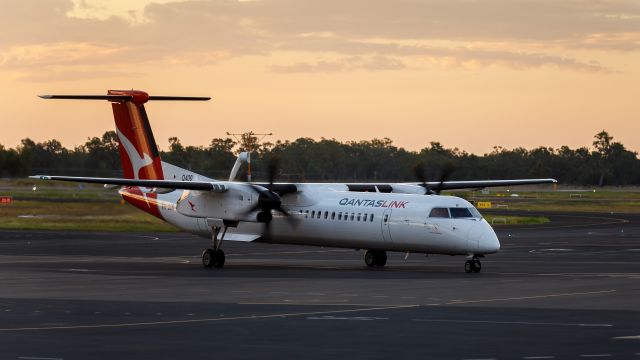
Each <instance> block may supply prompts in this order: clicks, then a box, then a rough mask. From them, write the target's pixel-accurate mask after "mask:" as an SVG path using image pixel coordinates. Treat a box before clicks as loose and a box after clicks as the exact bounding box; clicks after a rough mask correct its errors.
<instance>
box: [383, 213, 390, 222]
mask: <svg viewBox="0 0 640 360" xmlns="http://www.w3.org/2000/svg"><path fill="white" fill-rule="evenodd" d="M387 220H389V214H385V215H384V222H387Z"/></svg>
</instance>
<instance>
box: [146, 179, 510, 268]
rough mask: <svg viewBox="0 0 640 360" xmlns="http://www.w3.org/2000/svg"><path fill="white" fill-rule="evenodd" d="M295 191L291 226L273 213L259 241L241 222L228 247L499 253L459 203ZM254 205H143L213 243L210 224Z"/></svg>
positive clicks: (179, 198)
mask: <svg viewBox="0 0 640 360" xmlns="http://www.w3.org/2000/svg"><path fill="white" fill-rule="evenodd" d="M299 190H300V191H299V192H298V193H294V194H288V195H284V196H282V204H283V207H284V208H286V209H287V211H288V213H289V214H290V216H291V217H292V218H293V219H294V220H295V221H291V219H285V217H284V215H281V214H279V213H277V212H273V220H272V221H271V223H270V225H269V233H268V236H263V235H264V232H265V229H266V226H265V224H263V223H258V222H251V221H240V222H239V223H238V225H237V227H230V228H228V231H227V233H226V237H225V239H230V240H240V241H251V240H253V239H258V241H267V242H271V243H281V244H300V245H315V246H328V247H341V248H354V249H377V250H389V251H403V252H404V251H409V252H420V253H432V254H451V255H456V254H462V255H482V254H488V253H494V252H497V251H498V250H499V249H500V243H499V241H498V238H497V236H496V234H495V232H494V231H493V229H492V228H491V226H490V225H489V224H488V223H487V222H486V220H484V219H483V218H482V217H480V216H479V215H477V214H478V213H477V210H475V208H473V205H471V204H470V203H469V202H468V201H466V200H464V199H461V198H458V197H454V196H439V195H415V194H398V193H374V192H352V191H346V190H345V189H343V188H341V187H340V186H339V185H336V184H326V185H325V184H303V185H301V186H300V189H299ZM256 198H257V196H255V194H251V193H250V192H245V193H244V194H243V195H242V196H239V195H238V192H233V193H232V194H230V193H210V192H199V191H189V192H185V191H182V190H175V191H172V192H170V193H167V194H157V195H156V198H155V199H145V201H153V202H156V203H157V207H158V209H159V210H160V214H161V216H162V218H163V219H164V220H166V221H167V222H169V223H171V224H173V225H175V226H177V227H179V228H181V229H183V230H185V231H188V232H191V233H194V234H198V235H201V236H208V237H210V236H211V234H212V229H211V228H210V227H209V225H208V222H207V218H220V219H222V218H224V217H225V216H226V215H225V214H234V213H238V212H240V211H242V210H243V209H247V208H250V207H251V205H252V204H254V203H255V201H257V199H256ZM434 207H437V208H444V209H455V208H466V209H472V211H474V214H476V215H474V216H473V217H462V218H453V217H446V218H441V217H430V216H429V214H430V212H431V210H432V209H433V208H434ZM202 211H205V213H203V212H202ZM221 211H223V212H224V213H221ZM453 212H454V211H453V210H451V213H452V214H453ZM252 235H253V238H252V237H251V236H252ZM220 236H221V235H220ZM242 236H249V237H248V239H250V240H242Z"/></svg>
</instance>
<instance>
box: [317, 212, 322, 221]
mask: <svg viewBox="0 0 640 360" xmlns="http://www.w3.org/2000/svg"><path fill="white" fill-rule="evenodd" d="M320 216H322V211H318V219H320Z"/></svg>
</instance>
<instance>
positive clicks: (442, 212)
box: [429, 208, 449, 218]
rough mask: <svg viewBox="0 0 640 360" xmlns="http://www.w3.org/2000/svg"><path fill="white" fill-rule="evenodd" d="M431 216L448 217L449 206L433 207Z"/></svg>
mask: <svg viewBox="0 0 640 360" xmlns="http://www.w3.org/2000/svg"><path fill="white" fill-rule="evenodd" d="M429 217H432V218H448V217H449V210H448V209H447V208H433V209H431V212H430V213H429Z"/></svg>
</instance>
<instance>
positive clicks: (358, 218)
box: [357, 213, 360, 221]
mask: <svg viewBox="0 0 640 360" xmlns="http://www.w3.org/2000/svg"><path fill="white" fill-rule="evenodd" d="M357 220H358V221H360V213H358V217H357Z"/></svg>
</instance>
